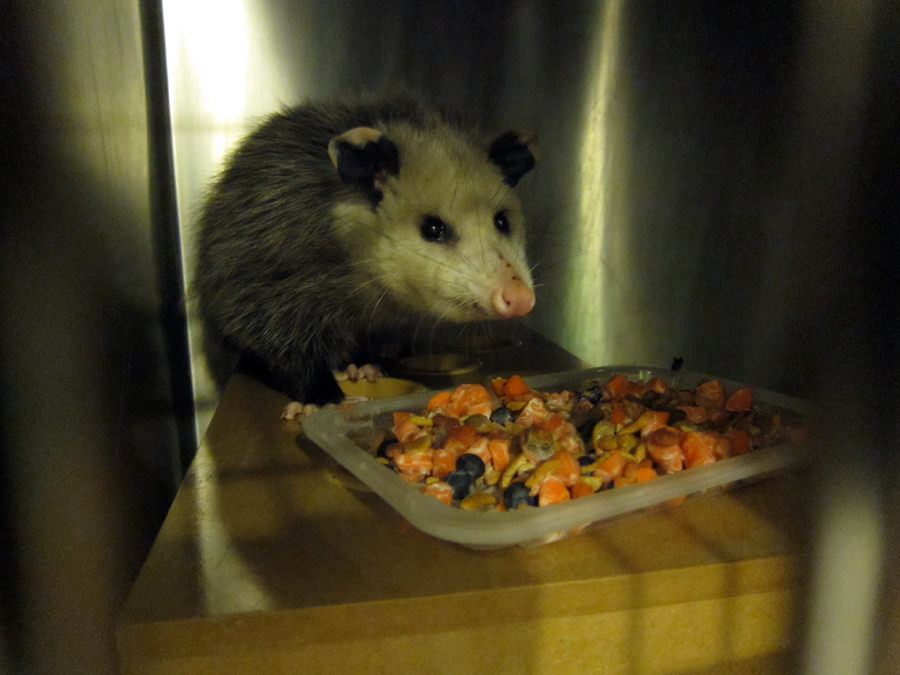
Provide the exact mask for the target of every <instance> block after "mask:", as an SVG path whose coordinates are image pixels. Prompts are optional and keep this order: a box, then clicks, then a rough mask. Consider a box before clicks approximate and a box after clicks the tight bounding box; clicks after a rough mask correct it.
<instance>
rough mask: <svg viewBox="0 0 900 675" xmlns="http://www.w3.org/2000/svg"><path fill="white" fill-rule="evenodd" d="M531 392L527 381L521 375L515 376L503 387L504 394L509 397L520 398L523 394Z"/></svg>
mask: <svg viewBox="0 0 900 675" xmlns="http://www.w3.org/2000/svg"><path fill="white" fill-rule="evenodd" d="M529 391H531V389H529V387H528V385H527V384H526V383H525V380H524V379H522V377H521V376H519V375H513V376H512V377H511V378H509V379H508V380H507V381H506V383H505V384H504V385H503V393H504V394H506V395H507V396H520V395H522V394H527V393H528V392H529Z"/></svg>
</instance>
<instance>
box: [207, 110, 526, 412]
mask: <svg viewBox="0 0 900 675" xmlns="http://www.w3.org/2000/svg"><path fill="white" fill-rule="evenodd" d="M355 127H372V128H377V129H379V130H383V131H384V132H385V133H386V135H387V136H388V137H389V138H392V140H397V145H398V148H399V151H400V172H399V176H398V177H397V179H396V180H395V181H393V182H391V183H390V184H389V186H388V187H387V188H386V190H385V193H386V194H385V200H384V203H382V204H378V205H375V204H374V203H373V201H372V199H371V195H367V194H364V193H363V192H362V191H361V190H360V189H359V188H358V186H354V185H350V184H345V183H344V182H342V181H341V179H340V177H339V176H338V172H337V171H336V170H335V167H334V165H333V164H332V162H331V161H330V159H329V156H328V152H327V148H328V144H329V141H330V140H331V139H332V138H334V137H336V136H339V135H340V134H343V133H344V132H346V131H348V130H350V129H353V128H355ZM420 139H424V141H423V143H425V144H426V145H422V148H424V149H422V148H419V145H420ZM488 145H489V144H487V143H481V142H480V141H478V140H476V137H475V136H474V135H473V134H472V133H471V132H470V131H469V130H468V129H465V128H463V126H462V125H461V124H460V123H459V122H458V120H455V119H452V118H450V117H448V116H446V115H445V114H443V113H441V112H438V111H436V110H433V109H426V108H422V107H420V106H418V105H416V104H414V103H412V102H408V101H401V102H396V101H394V102H388V103H376V104H372V105H312V104H309V105H303V106H299V107H296V108H292V109H290V110H286V111H284V112H281V113H277V114H274V115H272V116H270V117H269V118H268V119H267V120H266V121H265V122H264V123H263V124H262V125H261V126H260V127H259V128H258V129H257V130H256V131H255V132H254V133H252V134H251V135H250V136H249V137H248V138H247V139H246V140H245V141H244V142H243V144H242V145H241V146H240V147H239V148H238V150H237V151H236V152H235V153H234V155H233V156H232V157H231V158H230V160H229V162H228V164H227V166H226V168H225V169H224V171H223V172H222V173H221V175H220V176H219V178H218V180H217V181H216V182H215V184H214V185H213V187H212V189H211V192H210V195H209V198H208V200H207V203H206V205H205V209H204V211H203V213H202V217H201V221H200V233H199V248H198V260H197V274H196V279H195V289H196V292H197V293H198V299H199V307H200V313H201V318H202V322H203V327H204V333H205V336H206V342H207V345H208V349H209V351H210V357H209V358H210V359H211V360H212V361H215V362H214V363H211V364H210V365H211V367H212V369H213V370H214V371H216V370H217V368H218V363H217V362H218V361H219V360H220V357H221V355H222V354H223V353H231V354H237V355H240V356H241V358H242V363H243V366H244V367H245V368H247V369H248V370H249V371H250V372H252V373H253V374H254V375H257V376H258V377H261V379H263V380H264V381H265V382H266V383H267V384H269V385H270V386H272V387H275V388H277V389H279V390H280V391H282V392H284V393H286V394H287V395H289V396H291V397H292V398H293V399H295V400H298V401H302V402H305V403H317V404H323V403H326V402H335V401H337V400H340V398H341V392H340V389H339V388H338V387H337V384H336V383H335V382H334V379H333V377H332V376H331V370H332V369H339V368H343V367H346V365H347V364H348V363H350V362H351V359H353V358H354V356H355V351H356V349H357V346H358V344H359V341H360V339H361V337H362V336H363V335H364V334H366V333H371V332H377V331H378V330H379V329H381V328H390V327H394V326H396V325H397V324H398V323H400V322H402V321H404V320H406V319H414V318H415V317H417V316H421V315H422V314H428V315H432V316H437V317H438V318H441V317H445V318H448V319H450V320H468V319H472V318H488V317H487V316H485V312H486V310H485V309H484V307H483V305H484V302H483V301H482V300H481V299H470V298H469V297H468V294H469V292H470V291H468V290H466V289H465V288H463V286H465V284H462V285H460V287H459V289H457V290H453V293H454V294H455V295H453V296H450V295H448V296H447V297H435V296H440V295H442V294H443V293H444V291H443V289H444V288H445V287H447V286H448V285H449V286H453V285H454V282H455V280H456V278H457V277H458V276H460V275H461V274H462V275H470V272H471V271H472V270H475V269H476V268H478V267H479V266H480V267H484V264H483V263H481V262H479V261H474V262H472V261H469V260H468V259H469V258H470V257H471V250H473V249H464V248H462V247H459V246H456V247H455V248H452V250H451V249H448V248H447V247H444V248H443V249H441V250H440V251H438V252H437V253H435V244H433V243H427V242H422V241H420V239H421V238H420V237H418V234H417V232H416V231H415V227H417V225H416V224H415V223H412V224H407V223H403V224H396V223H393V222H391V219H392V218H393V217H394V216H393V215H392V214H395V213H400V212H404V213H405V211H404V209H405V210H409V208H408V207H409V203H408V201H409V200H413V202H415V200H417V199H421V200H422V201H423V202H424V201H426V198H424V197H420V196H417V195H419V194H420V193H422V191H423V190H424V192H426V193H427V192H429V190H430V189H431V186H432V185H433V182H432V181H436V182H438V183H440V182H441V181H442V178H441V176H442V174H443V172H444V168H445V165H446V166H447V167H450V166H451V165H452V167H454V169H453V170H454V173H453V174H452V175H450V174H448V175H447V178H446V183H447V185H446V189H447V190H461V191H463V192H465V191H466V190H468V191H471V189H472V186H470V185H469V182H472V181H475V182H476V183H477V182H479V181H480V182H484V183H489V185H486V186H484V188H483V189H481V190H480V191H477V192H478V194H484V195H496V196H495V197H489V198H490V199H492V200H494V201H496V202H497V203H501V200H502V204H503V208H504V209H506V210H508V211H509V212H510V213H511V214H512V215H511V219H512V220H514V221H515V222H514V226H515V230H516V231H515V237H514V238H513V239H512V243H507V242H506V241H505V240H504V241H502V242H500V243H498V244H496V246H495V245H494V244H493V243H491V244H490V246H493V247H494V248H497V250H498V251H500V250H502V252H501V253H500V254H499V255H500V256H501V260H504V261H505V260H507V259H511V258H515V261H514V262H515V265H516V266H517V268H524V271H523V272H522V274H523V275H524V277H526V278H527V280H528V283H529V284H530V276H528V270H527V265H525V262H524V239H523V236H524V235H523V233H522V232H521V231H520V230H522V228H523V224H522V222H521V221H522V218H521V213H520V209H519V207H518V202H516V201H515V198H514V197H513V196H512V195H510V194H509V189H508V187H505V186H504V185H503V181H504V175H503V173H502V171H500V169H498V167H497V166H495V165H493V164H491V163H490V161H489V160H488V156H487V148H488ZM414 146H415V147H414ZM433 148H440V149H443V148H447V152H446V153H443V150H442V152H441V153H439V154H440V157H441V159H439V160H436V163H437V164H438V165H437V166H433V167H429V170H428V171H424V172H422V173H423V175H424V174H429V175H428V176H426V177H425V178H423V179H422V180H424V183H423V182H422V181H418V182H417V183H416V187H415V189H413V188H409V189H407V187H406V186H407V185H411V180H412V177H411V175H410V172H411V171H413V170H418V169H415V168H414V167H421V166H423V162H424V164H425V165H426V166H427V164H428V163H429V161H430V160H429V157H430V155H429V154H427V153H431V152H432V149H433ZM423 153H426V154H424V155H423ZM416 157H418V159H416ZM447 157H450V158H451V159H449V160H448V159H447ZM470 165H471V166H470ZM404 169H406V173H404ZM432 172H433V173H434V176H433V177H431V176H430V173H432ZM468 176H471V179H470V178H468ZM463 183H465V185H463ZM423 185H424V187H423ZM461 186H462V187H461ZM416 191H418V192H416ZM466 194H468V192H466ZM404 199H406V200H407V202H404ZM454 200H455V194H451V195H450V198H449V199H448V200H447V201H445V202H444V203H445V204H451V205H453V204H455V203H456V202H455V201H454ZM432 201H433V200H432ZM417 208H418V207H417ZM422 208H423V209H424V210H425V211H426V212H428V211H429V209H432V208H433V207H432V206H431V205H429V204H423V205H422ZM434 208H436V207H434ZM487 208H493V209H496V208H499V207H498V206H496V205H494V204H493V203H492V204H491V205H490V206H489V207H485V213H488V211H487V210H486V209H487ZM467 217H468V216H467ZM465 227H468V226H465ZM465 227H463V226H461V227H460V232H462V233H463V236H465V237H468V238H472V236H473V235H471V234H467V232H468V230H466V229H465ZM473 227H475V226H473ZM411 228H412V229H411ZM482 229H483V230H484V231H485V233H484V234H482ZM491 230H492V228H491V225H490V223H488V224H484V225H481V224H479V225H477V232H476V234H475V235H474V236H475V239H477V240H478V241H477V245H478V246H480V247H481V249H484V248H485V242H487V241H488V239H490V240H491V241H493V239H495V238H496V237H497V235H496V232H492V231H491ZM417 239H418V240H419V241H416V240H417ZM503 247H505V248H503ZM467 251H468V252H467ZM491 260H493V258H491ZM493 264H494V263H493V262H491V263H490V264H488V267H490V266H491V265H493ZM398 266H402V267H403V268H409V267H411V266H412V267H415V266H419V267H420V268H421V269H420V270H419V271H418V273H417V275H410V274H408V272H407V271H406V269H403V270H397V269H396V268H397V267H398ZM449 267H453V268H454V269H453V270H450V269H448V268H449ZM404 275H405V276H404ZM442 275H443V276H442ZM441 276H442V278H444V279H443V281H442V282H441V285H440V287H434V288H431V287H429V286H428V281H427V280H428V279H429V278H431V277H434V278H438V277H441ZM416 279H421V282H422V285H421V288H419V287H418V284H417V282H416V281H415V280H416ZM465 283H466V284H468V285H470V286H472V285H475V286H477V285H478V284H479V283H482V282H481V281H480V280H476V281H472V282H469V281H466V282H465ZM447 293H450V291H447Z"/></svg>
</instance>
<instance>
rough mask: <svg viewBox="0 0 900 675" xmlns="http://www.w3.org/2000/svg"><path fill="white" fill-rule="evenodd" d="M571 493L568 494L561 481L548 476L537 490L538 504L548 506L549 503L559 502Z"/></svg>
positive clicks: (567, 489) (566, 498)
mask: <svg viewBox="0 0 900 675" xmlns="http://www.w3.org/2000/svg"><path fill="white" fill-rule="evenodd" d="M571 498H572V495H571V494H569V488H567V487H566V486H565V485H563V482H562V481H561V480H559V479H558V478H556V477H555V476H549V477H548V478H547V479H546V480H545V481H544V482H543V483H541V489H540V491H538V506H550V505H551V504H559V503H560V502H564V501H566V500H568V499H571Z"/></svg>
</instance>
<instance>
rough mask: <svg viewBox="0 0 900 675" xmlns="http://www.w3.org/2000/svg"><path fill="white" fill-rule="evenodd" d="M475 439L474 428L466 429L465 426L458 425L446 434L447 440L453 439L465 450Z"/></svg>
mask: <svg viewBox="0 0 900 675" xmlns="http://www.w3.org/2000/svg"><path fill="white" fill-rule="evenodd" d="M477 437H478V432H477V431H475V427H467V426H466V425H465V424H460V425H459V426H458V427H456V428H455V429H453V430H452V431H451V432H449V433H448V434H447V438H448V439H449V438H455V439H456V440H458V441H459V442H460V443H462V444H463V446H465V447H467V448H468V447H469V446H470V445H472V443H474V442H475V439H476V438H477Z"/></svg>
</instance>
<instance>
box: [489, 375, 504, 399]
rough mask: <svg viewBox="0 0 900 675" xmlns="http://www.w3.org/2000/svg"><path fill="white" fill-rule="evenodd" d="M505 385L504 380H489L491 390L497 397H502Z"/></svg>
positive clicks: (496, 378)
mask: <svg viewBox="0 0 900 675" xmlns="http://www.w3.org/2000/svg"><path fill="white" fill-rule="evenodd" d="M504 384H506V378H504V377H495V378H493V379H492V380H491V389H493V390H494V393H495V394H497V396H503V385H504Z"/></svg>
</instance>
